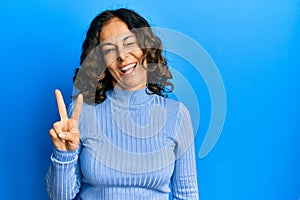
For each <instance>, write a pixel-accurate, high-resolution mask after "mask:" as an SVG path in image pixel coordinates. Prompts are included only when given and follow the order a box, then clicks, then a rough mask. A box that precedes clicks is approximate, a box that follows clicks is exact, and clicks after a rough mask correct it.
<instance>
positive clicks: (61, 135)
mask: <svg viewBox="0 0 300 200" xmlns="http://www.w3.org/2000/svg"><path fill="white" fill-rule="evenodd" d="M58 136H59V137H60V138H64V137H65V136H66V134H64V133H60V134H58Z"/></svg>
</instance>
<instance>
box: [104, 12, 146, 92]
mask: <svg viewBox="0 0 300 200" xmlns="http://www.w3.org/2000/svg"><path fill="white" fill-rule="evenodd" d="M100 44H101V47H102V53H103V56H104V61H105V63H106V65H107V67H108V70H109V72H110V73H111V75H112V77H113V84H114V87H116V88H119V89H123V90H128V91H132V90H138V89H141V88H144V87H145V86H146V81H147V71H146V70H145V69H144V67H142V65H141V64H142V63H140V60H141V57H142V56H143V51H142V50H141V49H140V47H139V45H138V43H137V39H136V37H135V35H134V34H133V33H131V32H130V31H129V29H128V27H127V25H126V24H125V22H123V21H122V20H121V19H119V18H117V17H115V18H112V19H111V20H109V21H108V22H106V23H105V24H104V25H103V27H102V30H101V33H100Z"/></svg>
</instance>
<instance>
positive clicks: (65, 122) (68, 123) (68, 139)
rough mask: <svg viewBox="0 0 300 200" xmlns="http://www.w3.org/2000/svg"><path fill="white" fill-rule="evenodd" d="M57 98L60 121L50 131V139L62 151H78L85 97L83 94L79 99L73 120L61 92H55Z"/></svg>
mask: <svg viewBox="0 0 300 200" xmlns="http://www.w3.org/2000/svg"><path fill="white" fill-rule="evenodd" d="M55 97H56V101H57V106H58V112H59V115H60V121H57V122H55V123H54V124H53V127H52V129H50V131H49V133H50V137H51V139H52V142H53V144H54V146H55V147H56V149H58V150H62V151H73V150H76V149H77V148H78V145H79V142H80V133H79V130H78V120H79V117H80V113H81V109H82V103H83V97H82V95H81V94H80V95H79V96H78V97H77V101H76V105H75V107H74V110H73V113H72V116H71V118H68V114H67V109H66V105H65V102H64V99H63V97H62V94H61V92H60V91H59V90H55Z"/></svg>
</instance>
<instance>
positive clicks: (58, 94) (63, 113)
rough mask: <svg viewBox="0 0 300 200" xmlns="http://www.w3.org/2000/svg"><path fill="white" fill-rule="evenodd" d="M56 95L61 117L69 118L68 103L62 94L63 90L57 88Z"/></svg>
mask: <svg viewBox="0 0 300 200" xmlns="http://www.w3.org/2000/svg"><path fill="white" fill-rule="evenodd" d="M55 97H56V102H57V107H58V112H59V115H60V119H61V120H63V119H68V114H67V109H66V105H65V102H64V99H63V96H62V94H61V92H60V91H59V90H58V89H56V90H55Z"/></svg>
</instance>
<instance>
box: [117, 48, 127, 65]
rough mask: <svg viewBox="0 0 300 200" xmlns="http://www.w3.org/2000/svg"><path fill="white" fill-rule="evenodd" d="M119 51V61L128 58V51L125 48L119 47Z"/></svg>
mask: <svg viewBox="0 0 300 200" xmlns="http://www.w3.org/2000/svg"><path fill="white" fill-rule="evenodd" d="M118 53H119V54H118V57H117V60H118V61H119V62H122V61H124V60H125V59H126V57H127V53H128V52H127V51H126V50H125V49H124V48H119V51H118Z"/></svg>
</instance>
